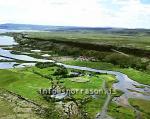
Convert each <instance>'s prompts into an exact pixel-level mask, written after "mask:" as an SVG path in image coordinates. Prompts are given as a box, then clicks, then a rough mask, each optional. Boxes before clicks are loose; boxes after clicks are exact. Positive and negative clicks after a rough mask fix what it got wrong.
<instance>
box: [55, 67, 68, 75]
mask: <svg viewBox="0 0 150 119" xmlns="http://www.w3.org/2000/svg"><path fill="white" fill-rule="evenodd" d="M67 74H68V70H67V68H65V67H64V66H59V67H58V69H57V70H56V71H55V72H54V74H53V75H54V76H57V75H61V76H62V77H67Z"/></svg>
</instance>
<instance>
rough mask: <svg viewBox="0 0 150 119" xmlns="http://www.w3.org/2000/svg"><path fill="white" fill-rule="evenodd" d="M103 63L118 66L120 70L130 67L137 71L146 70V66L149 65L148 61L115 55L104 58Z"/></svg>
mask: <svg viewBox="0 0 150 119" xmlns="http://www.w3.org/2000/svg"><path fill="white" fill-rule="evenodd" d="M103 61H105V62H110V63H112V64H114V65H119V66H120V67H122V68H129V67H131V68H134V69H137V70H148V67H147V66H148V65H149V64H150V61H149V60H147V61H144V60H142V59H141V58H138V57H135V56H124V55H121V54H117V53H112V54H111V55H108V56H106V57H105V58H104V59H103Z"/></svg>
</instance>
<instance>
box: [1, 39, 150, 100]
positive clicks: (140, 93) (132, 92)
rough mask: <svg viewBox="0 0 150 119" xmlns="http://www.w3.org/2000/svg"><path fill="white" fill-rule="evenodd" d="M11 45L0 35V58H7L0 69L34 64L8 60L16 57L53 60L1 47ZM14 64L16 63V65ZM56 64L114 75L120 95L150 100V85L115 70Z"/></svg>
mask: <svg viewBox="0 0 150 119" xmlns="http://www.w3.org/2000/svg"><path fill="white" fill-rule="evenodd" d="M13 45H17V43H16V42H15V40H14V39H13V38H12V37H8V36H0V46H1V47H0V60H2V59H3V60H7V62H2V61H1V62H0V69H8V68H19V67H25V66H34V65H35V63H21V64H18V63H17V62H12V61H10V60H13V59H18V60H21V61H25V62H26V61H31V62H55V61H52V60H45V59H36V58H33V57H30V56H28V55H17V54H12V53H11V51H10V50H4V49H3V47H13ZM16 64H18V65H17V66H16ZM57 64H58V65H63V66H65V67H66V68H72V69H79V70H85V71H91V72H99V73H107V74H112V75H115V76H116V78H117V80H118V83H115V84H113V88H114V89H118V90H121V91H123V92H124V94H123V95H122V96H123V97H125V98H127V99H128V98H139V99H146V100H150V94H149V93H150V86H148V85H143V84H140V83H138V82H136V81H133V80H132V79H130V78H129V77H128V76H127V75H125V74H123V73H121V72H117V71H108V70H97V69H93V68H88V67H81V66H72V65H66V64H62V63H57ZM135 86H144V88H136V87H135Z"/></svg>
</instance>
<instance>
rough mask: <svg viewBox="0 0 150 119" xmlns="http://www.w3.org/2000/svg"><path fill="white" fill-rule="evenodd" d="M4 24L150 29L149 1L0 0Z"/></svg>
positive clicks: (0, 13) (1, 16)
mask: <svg viewBox="0 0 150 119" xmlns="http://www.w3.org/2000/svg"><path fill="white" fill-rule="evenodd" d="M1 23H24V24H25V23H28V24H43V25H67V26H90V27H126V28H150V0H0V24H1Z"/></svg>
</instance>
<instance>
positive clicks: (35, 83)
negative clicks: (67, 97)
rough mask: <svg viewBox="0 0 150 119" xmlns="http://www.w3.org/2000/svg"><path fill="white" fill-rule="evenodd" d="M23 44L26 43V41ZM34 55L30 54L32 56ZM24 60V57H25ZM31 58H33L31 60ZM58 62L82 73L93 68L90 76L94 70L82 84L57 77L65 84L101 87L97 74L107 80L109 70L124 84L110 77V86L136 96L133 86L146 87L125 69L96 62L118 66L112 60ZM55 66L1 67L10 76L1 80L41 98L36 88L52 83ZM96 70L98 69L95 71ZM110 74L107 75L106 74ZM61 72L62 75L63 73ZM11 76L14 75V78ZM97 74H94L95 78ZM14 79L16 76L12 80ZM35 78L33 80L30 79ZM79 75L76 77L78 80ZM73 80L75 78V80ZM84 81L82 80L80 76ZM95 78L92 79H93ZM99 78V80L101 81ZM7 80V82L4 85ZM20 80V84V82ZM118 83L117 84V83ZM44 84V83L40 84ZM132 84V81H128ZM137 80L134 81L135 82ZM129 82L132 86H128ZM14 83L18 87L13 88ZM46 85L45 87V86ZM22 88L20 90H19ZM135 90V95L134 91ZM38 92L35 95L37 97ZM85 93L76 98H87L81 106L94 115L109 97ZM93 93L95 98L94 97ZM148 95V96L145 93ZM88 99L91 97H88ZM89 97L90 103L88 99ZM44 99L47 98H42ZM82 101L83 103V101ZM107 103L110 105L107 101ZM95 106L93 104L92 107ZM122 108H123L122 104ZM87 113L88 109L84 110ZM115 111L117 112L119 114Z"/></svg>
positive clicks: (24, 92)
mask: <svg viewBox="0 0 150 119" xmlns="http://www.w3.org/2000/svg"><path fill="white" fill-rule="evenodd" d="M23 46H24V45H23ZM11 56H13V57H16V58H19V59H20V57H19V56H20V55H16V54H12V53H11V52H10V54H9V57H11ZM29 58H31V57H29ZM32 59H33V58H32ZM48 59H49V58H48V57H47V58H44V59H43V60H44V61H49V60H48ZM24 60H25V59H24ZM31 61H32V60H31ZM34 61H38V62H40V61H42V60H39V59H36V58H34ZM82 63H83V64H84V63H85V62H84V61H83V62H81V64H82ZM56 64H58V65H63V66H64V67H66V68H67V69H68V70H69V71H70V70H71V69H72V70H73V72H80V71H82V72H83V74H84V73H89V72H93V73H90V74H89V78H90V75H91V74H92V76H91V77H92V78H90V80H89V79H88V80H86V82H84V83H83V84H82V82H78V81H77V82H75V80H69V79H66V78H64V79H61V78H56V81H57V80H58V79H60V80H59V81H60V83H63V84H66V86H70V88H76V87H77V88H80V87H82V88H90V87H96V88H98V89H99V88H100V87H101V82H99V81H101V80H97V78H99V79H104V80H107V79H111V78H110V76H109V75H108V74H111V75H116V78H117V79H118V81H119V82H120V83H121V84H123V85H121V84H120V83H119V82H117V83H115V82H111V81H110V84H109V83H108V84H107V85H108V86H111V85H116V86H114V87H113V88H115V89H118V88H119V89H123V91H124V92H125V94H126V96H129V97H130V96H131V94H132V96H137V95H136V93H138V92H139V91H138V92H133V91H131V92H130V90H128V88H129V89H130V88H131V89H134V90H140V91H143V90H144V88H143V87H142V89H140V86H141V85H142V84H141V85H139V84H138V83H135V82H133V81H132V80H131V79H129V78H128V76H127V75H124V74H122V73H119V72H115V71H107V70H97V68H96V66H97V67H98V66H99V69H100V67H102V66H103V68H106V67H107V68H108V69H110V68H111V67H116V66H113V65H112V64H109V63H108V64H109V65H106V64H107V63H106V64H105V66H104V64H103V63H102V64H101V65H100V64H95V65H94V64H93V63H90V62H89V61H86V67H79V66H77V64H76V65H75V66H73V63H72V62H71V65H66V64H61V63H56ZM89 65H91V66H93V67H92V68H93V69H92V68H89V67H90V66H89ZM51 68H52V67H49V68H48V69H47V68H44V69H40V68H38V69H37V68H35V67H31V68H19V69H17V68H16V69H9V70H5V71H6V72H7V73H5V71H2V75H1V76H2V79H8V78H10V80H1V81H2V83H1V84H2V86H4V87H5V86H6V87H7V88H9V89H11V90H13V91H15V92H18V93H20V94H21V95H24V96H25V97H28V98H31V99H33V100H34V99H35V101H36V99H38V98H39V94H38V93H37V90H38V89H39V88H41V86H42V85H44V87H45V85H49V86H51V83H50V81H49V80H48V78H47V77H49V76H53V73H54V72H55V71H56V70H57V68H52V69H51ZM50 72H53V73H50ZM94 72H95V73H94ZM96 73H98V74H100V76H98V77H96ZM101 73H102V74H105V75H102V74H101ZM7 74H10V77H8V75H7ZM106 74H107V75H106ZM60 76H61V75H60ZM11 77H12V78H11ZM94 77H95V78H94ZM20 78H23V80H21V79H20ZM81 78H82V77H79V78H77V79H81ZM12 79H13V80H12ZM31 79H32V80H31ZM41 79H43V80H41ZM77 79H76V80H77ZM83 79H87V78H85V77H84V78H83ZM72 81H73V82H72ZM81 81H82V80H81ZM92 82H93V83H92ZM98 82H99V83H98ZM3 83H4V85H3ZM18 83H19V85H18ZM114 83H115V84H114ZM41 84H42V85H41ZM124 84H127V85H124ZM128 84H129V85H128ZM132 84H134V85H132ZM135 84H136V85H137V86H136V87H138V88H135ZM128 86H129V87H128ZM13 87H15V88H13ZM45 88H46V87H45ZM20 89H21V90H20ZM30 91H31V94H29V93H28V92H30ZM133 94H134V95H133ZM138 95H139V97H141V98H142V97H143V95H142V93H141V95H140V93H138ZM34 96H35V97H34ZM37 97H38V98H37ZM83 97H85V95H82V96H81V95H76V96H74V98H75V99H80V100H79V101H81V102H82V101H83V100H85V104H86V106H85V107H82V109H83V110H82V109H81V110H82V111H85V110H84V109H86V112H88V114H89V115H90V116H91V117H92V118H93V117H94V115H95V114H96V113H98V112H99V111H100V110H101V109H100V107H102V106H103V104H104V101H105V99H106V96H105V95H103V96H100V97H96V98H95V96H94V97H92V96H90V97H88V98H83ZM91 97H92V98H91ZM144 98H146V97H144ZM87 99H88V100H87ZM86 101H87V103H86ZM43 103H44V102H43ZM81 105H83V104H82V103H81ZM107 106H108V105H107ZM92 107H93V108H92ZM121 109H122V108H121ZM93 112H94V113H93ZM84 114H85V113H84ZM117 114H120V112H118V113H117ZM117 114H116V115H117Z"/></svg>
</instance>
